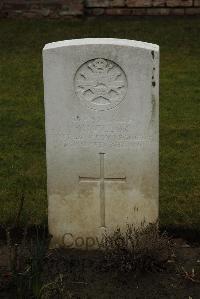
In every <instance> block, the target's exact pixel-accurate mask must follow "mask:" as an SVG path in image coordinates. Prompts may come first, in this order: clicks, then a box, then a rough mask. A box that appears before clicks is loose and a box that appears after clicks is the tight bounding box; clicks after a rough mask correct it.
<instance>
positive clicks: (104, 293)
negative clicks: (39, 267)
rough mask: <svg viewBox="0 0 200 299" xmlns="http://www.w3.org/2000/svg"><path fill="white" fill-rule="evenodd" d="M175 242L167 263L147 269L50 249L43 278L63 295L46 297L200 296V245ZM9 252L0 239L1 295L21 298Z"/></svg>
mask: <svg viewBox="0 0 200 299" xmlns="http://www.w3.org/2000/svg"><path fill="white" fill-rule="evenodd" d="M175 244H176V246H175V249H174V252H173V253H172V256H171V258H170V259H169V260H168V262H167V264H166V266H165V267H164V268H163V269H160V270H159V271H155V272H146V273H141V272H140V273H136V272H132V273H120V272H118V271H112V270H110V271H108V270H106V269H105V268H104V267H103V266H102V264H101V255H99V254H97V253H92V254H91V252H90V253H89V252H87V253H82V254H80V252H79V253H78V254H77V252H75V253H73V252H72V251H71V252H70V251H66V250H51V251H49V252H48V254H47V257H46V260H45V262H44V267H43V269H44V274H43V278H44V280H46V281H48V282H53V284H52V285H54V284H55V282H56V281H57V284H59V285H60V286H59V288H61V289H63V294H64V295H63V297H62V296H60V295H56V293H54V294H51V295H50V294H49V295H48V297H45V298H142V299H145V298H149V299H156V298H159V299H160V298H169V299H170V298H176V299H179V298H180V299H183V298H187V299H191V298H192V299H197V298H200V245H198V244H196V245H195V244H189V243H188V242H186V241H184V240H183V239H175ZM7 254H8V250H7V248H6V246H5V244H3V243H1V246H0V298H6V299H9V298H12V299H13V298H19V297H17V295H16V292H15V290H14V289H13V288H12V285H11V284H10V283H9V272H8V271H7ZM97 261H98V262H97ZM25 298H27V299H29V298H30V297H25ZM31 298H32V297H31Z"/></svg>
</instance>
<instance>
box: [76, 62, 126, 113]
mask: <svg viewBox="0 0 200 299" xmlns="http://www.w3.org/2000/svg"><path fill="white" fill-rule="evenodd" d="M74 84H75V91H76V94H77V96H78V97H79V99H80V100H81V102H82V103H83V104H84V105H86V106H87V107H88V108H91V109H94V110H100V111H102V110H108V109H112V108H114V107H116V106H117V105H118V104H119V103H120V102H121V101H122V100H123V99H124V98H125V95H126V91H127V79H126V75H125V73H124V71H123V70H122V69H121V67H120V66H119V65H117V64H116V63H115V62H113V61H110V60H107V59H103V58H96V59H93V60H90V61H87V62H86V63H84V64H83V65H82V66H80V68H79V69H78V71H77V72H76V75H75V78H74Z"/></svg>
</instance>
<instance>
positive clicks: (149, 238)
mask: <svg viewBox="0 0 200 299" xmlns="http://www.w3.org/2000/svg"><path fill="white" fill-rule="evenodd" d="M103 246H104V248H105V251H104V252H105V261H106V267H108V268H110V269H116V270H119V271H125V272H129V271H136V270H143V271H155V270H159V269H162V268H163V267H164V264H165V263H166V261H167V260H168V258H169V256H170V253H171V250H172V242H171V240H170V238H169V237H168V236H167V234H166V233H162V234H160V232H159V229H158V223H154V224H149V225H145V223H142V224H141V227H140V228H135V227H134V226H133V225H129V224H127V227H126V231H125V232H122V231H121V229H120V228H117V229H116V230H115V231H114V232H113V233H112V234H109V235H108V234H106V235H105V239H104V244H103Z"/></svg>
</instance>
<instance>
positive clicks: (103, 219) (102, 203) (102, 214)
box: [79, 153, 126, 227]
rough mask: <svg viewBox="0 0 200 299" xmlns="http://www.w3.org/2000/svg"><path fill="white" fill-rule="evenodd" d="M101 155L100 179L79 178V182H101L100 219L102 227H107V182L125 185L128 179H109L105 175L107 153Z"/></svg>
mask: <svg viewBox="0 0 200 299" xmlns="http://www.w3.org/2000/svg"><path fill="white" fill-rule="evenodd" d="M99 155H100V165H99V166H100V176H99V178H93V177H80V176H79V182H80V183H81V182H89V183H90V182H94V181H97V182H98V181H99V182H100V195H99V197H100V219H101V227H106V217H105V211H106V207H105V182H107V181H108V182H115V183H116V182H119V183H125V182H126V177H120V178H107V177H105V175H104V155H105V153H99Z"/></svg>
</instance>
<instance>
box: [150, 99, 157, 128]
mask: <svg viewBox="0 0 200 299" xmlns="http://www.w3.org/2000/svg"><path fill="white" fill-rule="evenodd" d="M155 113H156V100H155V96H154V95H153V94H152V97H151V120H150V124H152V123H153V122H154V121H155Z"/></svg>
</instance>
